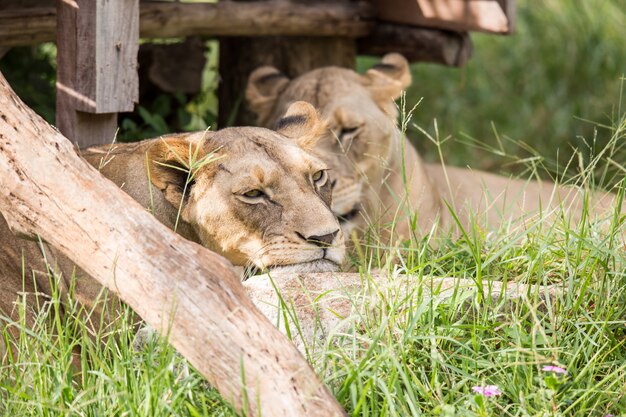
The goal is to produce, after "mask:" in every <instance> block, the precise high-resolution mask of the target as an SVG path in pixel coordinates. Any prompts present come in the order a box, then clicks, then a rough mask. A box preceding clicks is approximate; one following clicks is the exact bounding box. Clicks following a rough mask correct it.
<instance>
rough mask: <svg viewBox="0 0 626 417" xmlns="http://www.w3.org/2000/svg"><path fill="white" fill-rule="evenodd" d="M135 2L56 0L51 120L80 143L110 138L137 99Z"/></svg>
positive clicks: (105, 141)
mask: <svg viewBox="0 0 626 417" xmlns="http://www.w3.org/2000/svg"><path fill="white" fill-rule="evenodd" d="M131 3H135V4H134V5H133V4H131ZM136 3H137V0H124V1H123V2H122V1H121V0H120V1H119V2H106V1H104V0H97V2H96V1H93V0H79V1H74V0H58V3H57V6H58V15H57V18H58V24H57V28H58V30H59V35H58V42H57V84H56V87H57V99H56V103H57V114H56V124H57V127H58V128H59V130H60V131H61V132H62V133H63V134H64V135H65V136H67V137H68V138H70V139H71V140H72V141H74V142H75V143H76V144H77V145H78V146H80V147H83V148H85V147H88V146H91V145H97V144H103V143H110V142H112V141H113V139H114V137H115V132H116V130H117V113H116V112H119V111H129V110H132V109H133V103H134V101H136V99H137V95H138V80H137V71H136V60H137V48H138V42H139V39H138V33H137V25H138V23H137V22H136V20H137V18H138V13H136V12H135V13H134V12H133V10H135V11H137V7H138V5H137V4H136ZM122 4H124V5H126V8H124V7H122ZM124 16H126V17H128V18H129V19H131V20H132V19H134V20H135V22H134V23H133V22H132V21H129V20H126V19H124ZM93 28H101V29H99V30H93ZM116 28H117V30H116ZM106 34H109V35H112V36H109V37H106V36H105V37H101V36H99V35H106ZM79 45H80V47H79ZM133 54H134V55H133Z"/></svg>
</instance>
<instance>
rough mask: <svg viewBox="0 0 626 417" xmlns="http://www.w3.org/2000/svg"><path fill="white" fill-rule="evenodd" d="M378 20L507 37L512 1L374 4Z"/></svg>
mask: <svg viewBox="0 0 626 417" xmlns="http://www.w3.org/2000/svg"><path fill="white" fill-rule="evenodd" d="M374 4H375V5H376V8H377V15H378V18H380V19H382V20H384V21H388V22H394V23H404V24H409V25H417V26H425V27H432V28H439V29H450V30H456V31H479V32H491V33H500V34H508V33H511V31H512V28H513V22H512V20H513V19H514V18H515V15H514V8H515V3H514V0H374Z"/></svg>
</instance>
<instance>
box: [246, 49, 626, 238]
mask: <svg viewBox="0 0 626 417" xmlns="http://www.w3.org/2000/svg"><path fill="white" fill-rule="evenodd" d="M410 83H411V74H410V71H409V66H408V63H407V61H406V59H404V57H402V56H401V55H399V54H388V55H386V56H385V57H384V58H383V59H382V61H381V62H380V63H378V64H377V65H375V66H374V67H373V68H371V69H370V70H368V71H367V72H366V73H365V74H363V75H360V74H357V73H356V72H354V71H352V70H349V69H344V68H338V67H325V68H320V69H316V70H313V71H311V72H309V73H306V74H304V75H302V76H300V77H297V78H295V79H293V80H292V79H289V78H288V77H286V76H285V75H284V74H282V73H281V72H280V71H279V70H278V69H276V68H273V67H261V68H258V69H257V70H255V71H254V72H253V73H252V74H251V75H250V77H249V80H248V86H247V89H246V98H247V100H248V103H249V105H250V108H251V109H252V110H253V111H254V112H256V114H257V116H258V124H259V125H260V126H266V127H272V126H275V125H276V124H277V123H278V121H279V118H280V115H281V114H282V113H283V112H284V111H285V109H286V108H287V107H288V106H289V104H290V103H292V102H294V101H296V100H305V101H308V102H310V103H311V104H313V105H314V106H315V107H316V108H317V109H318V111H319V112H320V113H321V114H322V116H323V117H324V118H325V119H326V120H327V121H328V131H329V133H328V134H327V135H326V136H325V137H324V138H323V139H322V140H320V141H319V142H318V143H317V146H316V147H315V149H314V152H315V153H316V154H317V155H319V156H320V158H322V159H323V160H324V161H325V162H326V163H327V164H328V166H329V167H330V168H331V174H332V175H333V206H332V209H333V211H334V212H335V214H336V215H337V216H338V217H339V218H340V220H341V223H342V228H343V230H344V234H346V235H347V234H348V233H347V232H349V231H351V230H352V229H353V228H356V229H357V230H358V231H363V230H365V229H366V226H367V225H368V224H370V225H371V224H374V225H385V224H386V223H390V222H392V221H395V232H396V236H397V237H404V238H407V237H409V235H410V234H411V233H415V234H416V235H417V236H418V237H419V236H424V235H425V234H427V233H429V232H430V231H431V229H433V227H435V226H436V228H437V229H436V230H437V231H438V232H443V233H448V232H452V233H453V234H455V233H456V234H458V233H459V225H457V222H456V220H455V219H454V218H453V216H452V215H451V213H450V209H449V208H448V206H449V207H450V208H451V209H452V210H453V211H454V213H456V215H457V217H458V220H459V223H460V226H461V227H463V228H464V229H465V230H468V228H470V227H471V224H472V223H475V224H477V225H478V226H479V227H482V228H488V229H490V228H497V227H499V226H500V225H501V224H503V223H506V222H509V221H513V222H514V223H513V224H517V225H522V226H524V227H527V226H529V225H530V224H532V223H533V222H536V220H537V218H538V216H541V217H542V218H544V219H545V218H549V219H554V218H557V217H559V216H560V215H561V208H563V210H562V211H563V214H564V216H563V217H565V218H566V220H571V221H577V220H579V219H580V217H581V215H582V212H583V201H584V199H583V193H582V192H581V190H579V189H577V188H575V187H562V186H555V185H554V184H553V183H551V182H536V181H522V180H515V179H511V178H507V177H503V176H499V175H494V174H489V173H486V172H481V171H476V170H471V169H466V168H456V167H452V166H445V165H441V164H426V163H424V162H423V161H422V159H421V158H420V156H419V155H418V153H417V152H416V150H415V149H414V148H413V147H412V146H411V145H410V144H408V143H407V144H406V145H405V144H404V139H403V137H402V134H401V132H400V131H399V129H398V127H397V126H396V118H397V110H396V107H395V104H394V102H393V101H394V100H395V99H396V98H398V97H399V96H400V94H401V92H402V90H403V89H405V88H406V87H407V86H409V85H410ZM614 203H615V195H613V194H610V193H601V192H596V193H593V194H592V195H591V198H590V201H589V208H590V211H591V213H593V214H595V215H596V216H599V217H602V218H609V217H610V216H611V214H612V211H613V210H614V205H615V204H614ZM624 207H625V208H626V204H625V205H624ZM517 220H519V222H515V221H517ZM592 220H593V219H592ZM383 227H385V226H383Z"/></svg>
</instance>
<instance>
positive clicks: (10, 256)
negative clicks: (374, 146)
mask: <svg viewBox="0 0 626 417" xmlns="http://www.w3.org/2000/svg"><path fill="white" fill-rule="evenodd" d="M311 110H312V108H311V106H310V105H308V104H306V103H295V104H294V105H293V106H291V108H290V110H289V113H288V115H289V116H290V117H294V116H295V117H296V119H297V120H298V123H295V124H294V123H290V122H289V120H288V119H286V121H285V123H283V128H282V129H280V130H279V131H278V132H274V131H271V130H268V129H263V128H250V127H248V128H229V129H224V130H221V131H217V132H200V133H192V134H179V135H171V136H166V137H163V138H159V139H153V140H147V141H143V142H139V143H136V144H117V145H114V146H113V147H110V146H105V147H99V148H92V149H88V150H86V151H83V152H82V153H81V156H83V157H84V158H85V159H86V160H87V161H88V162H90V163H91V164H92V165H94V166H95V167H97V168H99V169H100V170H101V172H102V173H103V174H104V175H105V176H106V177H107V178H109V179H110V180H112V181H113V182H115V183H116V184H117V185H119V186H120V187H121V188H122V189H123V190H125V191H126V192H127V193H128V194H129V195H131V197H133V198H134V199H136V200H137V201H138V202H139V203H140V204H142V205H143V206H144V207H146V208H147V209H149V210H151V211H152V212H153V213H154V215H155V216H156V217H157V218H158V220H159V221H161V222H162V223H164V224H165V225H166V226H168V227H170V228H172V229H174V228H176V230H177V232H179V233H180V234H182V235H183V236H185V237H186V238H188V239H191V240H193V241H196V242H198V243H201V244H202V245H204V246H206V247H208V248H210V249H212V250H214V251H215V252H217V253H219V254H221V255H223V256H224V257H225V258H227V259H228V260H230V261H231V262H232V263H233V264H235V265H242V266H245V265H251V266H252V265H253V266H256V267H258V268H259V269H270V270H271V269H274V270H293V271H298V272H321V271H334V270H337V269H338V268H339V265H340V264H341V263H342V261H343V257H344V246H343V235H342V232H341V230H340V228H339V224H338V222H337V220H336V218H335V216H334V215H333V213H332V212H331V210H330V204H331V185H330V180H329V179H328V175H327V173H326V168H327V167H326V164H325V163H323V162H322V161H321V160H320V159H318V158H316V157H315V156H313V155H311V154H310V153H308V152H307V151H306V149H307V148H308V147H310V146H313V145H314V144H315V141H316V140H317V139H318V137H319V127H320V126H321V124H320V122H319V120H318V119H317V118H316V117H314V112H313V113H312V112H311ZM301 114H302V115H301ZM309 115H313V117H308V116H309ZM303 121H304V122H305V123H302V122H303ZM179 211H180V213H179ZM179 215H180V219H178V217H179ZM177 223H178V225H176V224H177ZM176 226H177V227H176ZM42 249H43V251H44V252H45V254H46V257H47V258H46V259H44V258H43V257H42V253H41V252H42ZM45 261H47V263H46V262H45ZM112 263H114V261H112ZM48 265H50V266H51V267H52V268H54V269H56V272H57V273H59V274H58V275H57V277H59V278H58V280H57V281H58V282H57V283H58V286H59V289H60V291H61V293H62V294H69V293H70V292H71V293H72V295H73V296H74V298H75V299H76V300H77V301H78V302H80V303H81V304H82V305H83V306H84V307H86V308H87V311H90V310H91V309H92V308H93V306H94V302H95V301H96V299H97V298H98V294H99V293H100V291H101V288H102V287H101V286H100V284H99V283H98V282H97V281H95V280H93V279H91V278H90V277H88V276H86V275H85V274H84V273H82V272H80V271H78V272H77V273H76V275H77V279H76V281H75V282H74V283H72V281H71V278H72V276H73V275H74V272H75V266H74V265H73V263H72V262H71V261H70V260H69V259H67V258H66V257H64V256H62V255H60V254H59V253H58V252H57V251H56V250H55V249H54V248H52V247H48V246H47V245H46V244H45V243H44V244H42V245H41V246H40V245H39V244H37V243H36V242H31V241H26V240H22V239H20V238H18V237H16V236H14V235H13V234H12V233H11V232H10V231H9V230H8V226H7V224H6V222H5V221H4V219H3V217H2V216H0V289H1V291H0V313H1V314H3V315H6V316H9V317H12V318H14V319H17V318H18V317H19V314H20V308H19V306H18V303H16V300H19V299H21V298H22V296H23V295H26V296H27V297H26V300H27V301H26V304H27V305H26V315H27V321H28V322H29V324H30V323H32V320H33V318H34V314H35V310H36V307H37V306H38V304H37V303H35V302H32V301H31V299H30V298H29V295H32V294H35V293H38V294H43V296H44V297H47V296H50V295H51V293H52V291H53V290H52V288H51V287H50V274H49V273H48ZM112 266H114V265H112ZM24 269H26V270H24ZM112 270H113V271H114V268H112ZM113 273H114V272H113ZM23 277H26V278H23ZM33 277H34V280H33V279H32V278H33ZM116 279H117V280H120V279H124V277H122V276H116ZM99 305H100V304H99ZM96 316H97V315H96Z"/></svg>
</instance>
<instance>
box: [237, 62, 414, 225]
mask: <svg viewBox="0 0 626 417" xmlns="http://www.w3.org/2000/svg"><path fill="white" fill-rule="evenodd" d="M410 83H411V75H410V71H409V66H408V63H407V61H406V59H405V58H404V57H402V56H401V55H399V54H389V55H386V56H385V57H384V58H383V59H382V60H381V61H380V62H379V63H378V64H376V65H375V66H374V67H372V68H371V69H369V70H368V71H367V72H366V73H365V74H362V75H361V74H358V73H356V72H355V71H353V70H350V69H345V68H338V67H325V68H320V69H316V70H313V71H310V72H308V73H306V74H303V75H301V76H299V77H297V78H295V79H293V80H292V79H289V78H288V77H287V76H285V75H284V74H282V73H281V72H280V71H279V70H278V69H276V68H274V67H261V68H258V69H257V70H255V71H254V72H253V73H252V74H251V75H250V77H249V80H248V86H247V89H246V98H247V100H248V103H249V106H250V108H251V109H252V110H253V111H254V112H255V113H256V114H257V116H258V124H259V125H261V126H266V127H275V126H276V125H277V123H278V122H279V120H280V116H281V114H283V113H284V111H285V109H286V108H288V106H289V105H290V104H291V103H293V102H294V101H297V100H305V101H307V102H309V103H311V104H313V105H314V106H315V107H316V108H317V109H318V110H319V112H320V113H321V116H322V117H323V119H324V120H325V122H326V123H327V126H328V131H327V134H326V135H325V136H324V137H323V138H321V139H320V140H319V141H318V142H317V145H316V147H315V149H314V152H315V154H316V155H318V156H319V157H320V158H322V159H323V160H324V161H325V162H326V163H327V164H328V166H329V168H330V169H331V174H332V179H333V182H332V186H333V205H332V209H333V212H334V213H335V214H336V215H337V216H338V217H339V218H340V220H341V222H342V228H343V229H344V231H349V230H350V229H351V228H352V227H353V226H354V225H355V224H357V223H358V222H359V220H361V221H365V219H363V218H362V217H361V215H360V214H361V210H362V209H363V208H365V210H364V211H365V212H367V213H373V212H374V211H373V210H368V207H367V206H369V207H370V208H372V207H375V206H377V205H378V203H379V200H380V199H381V198H382V197H381V193H380V189H381V187H383V185H382V184H383V181H384V180H385V177H386V169H387V168H388V167H389V166H390V165H391V164H393V162H394V158H397V157H398V155H399V154H401V150H400V146H401V145H400V140H399V138H398V135H399V134H398V129H397V127H396V117H397V110H396V107H395V104H394V102H393V100H394V99H396V98H398V97H399V96H400V94H401V93H402V91H403V90H404V89H405V88H406V87H407V86H408V85H409V84H410ZM363 206H366V207H363Z"/></svg>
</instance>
